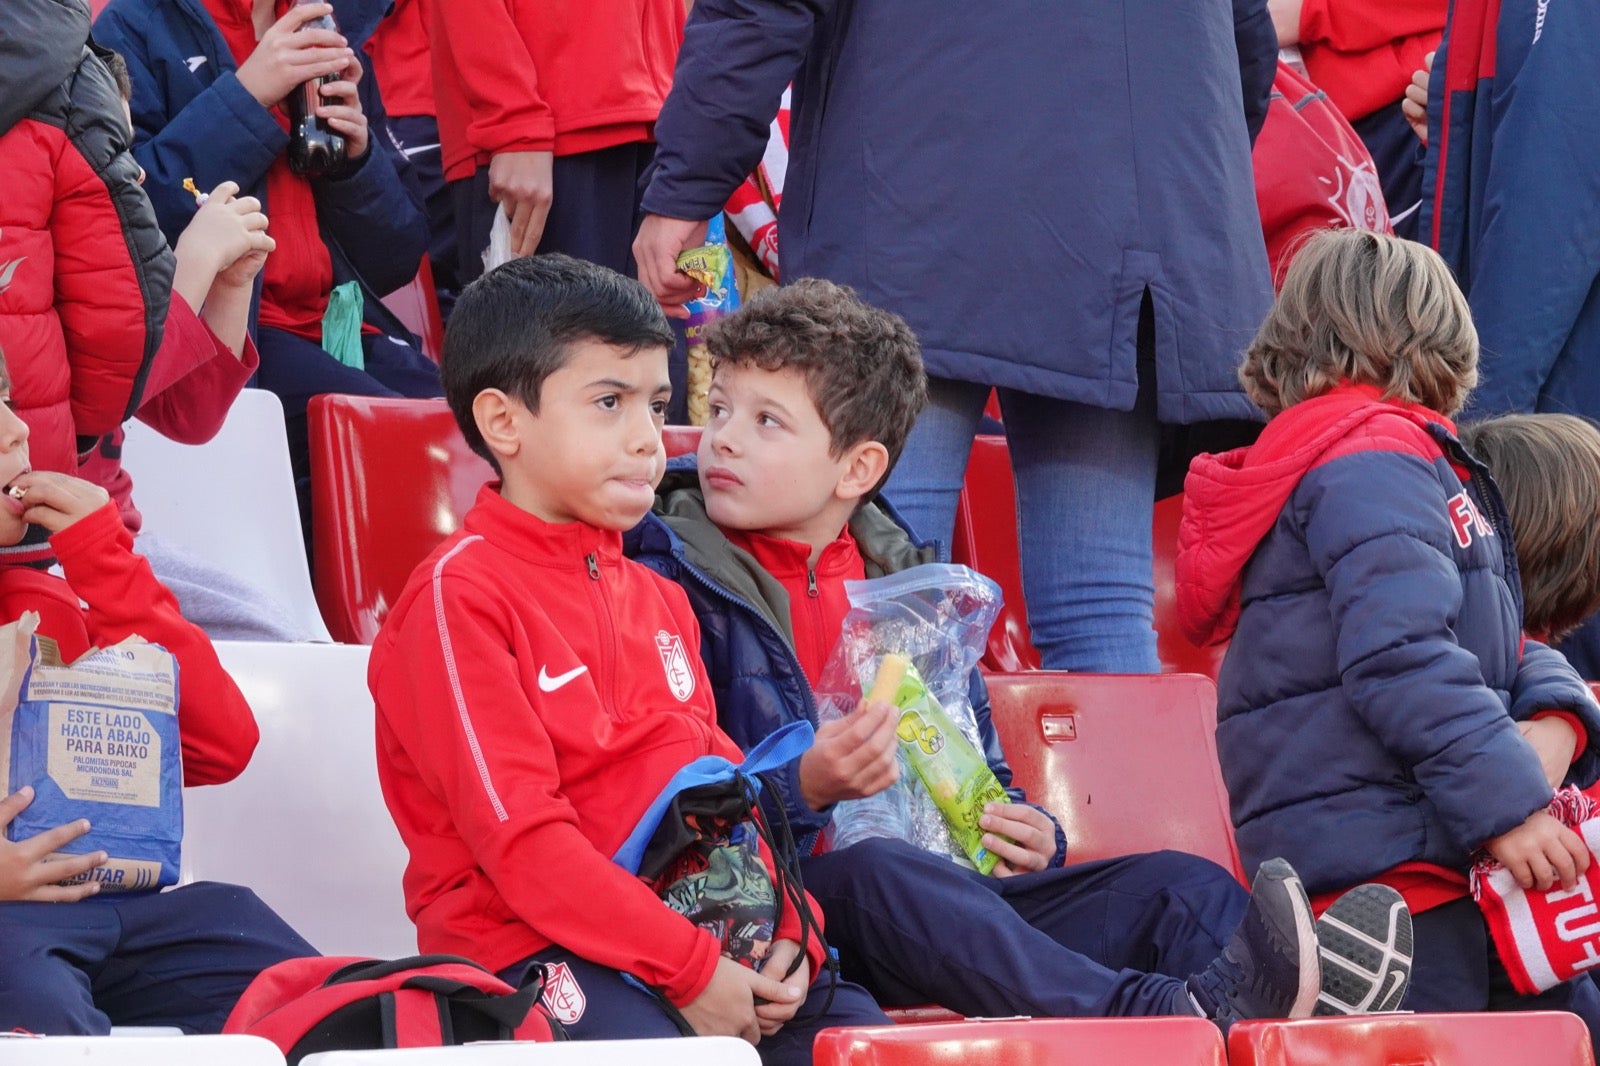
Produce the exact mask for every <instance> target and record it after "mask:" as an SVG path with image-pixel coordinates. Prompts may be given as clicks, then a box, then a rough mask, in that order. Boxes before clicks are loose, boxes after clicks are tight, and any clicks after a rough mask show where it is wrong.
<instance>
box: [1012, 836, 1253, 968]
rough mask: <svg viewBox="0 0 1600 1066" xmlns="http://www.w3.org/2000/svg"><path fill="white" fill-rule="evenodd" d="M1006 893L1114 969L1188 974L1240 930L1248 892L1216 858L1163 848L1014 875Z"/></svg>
mask: <svg viewBox="0 0 1600 1066" xmlns="http://www.w3.org/2000/svg"><path fill="white" fill-rule="evenodd" d="M999 886H1000V895H1001V897H1002V898H1004V899H1005V901H1006V903H1008V904H1009V905H1010V906H1011V908H1012V909H1013V910H1015V911H1016V912H1017V914H1018V916H1019V917H1021V918H1022V920H1023V921H1025V922H1027V923H1028V924H1029V925H1031V926H1032V927H1033V928H1035V929H1037V930H1039V931H1040V932H1042V933H1044V934H1046V935H1047V936H1049V937H1050V938H1051V939H1052V940H1054V941H1055V942H1056V943H1058V944H1060V945H1061V946H1062V947H1064V948H1067V949H1069V950H1071V951H1074V952H1077V953H1078V954H1080V955H1083V956H1085V957H1086V958H1089V959H1092V960H1094V961H1095V962H1097V963H1099V964H1100V965H1102V966H1105V967H1108V968H1110V969H1113V970H1138V971H1141V972H1146V973H1160V974H1166V975H1167V976H1169V977H1179V978H1183V977H1188V976H1189V975H1190V974H1194V973H1198V972H1200V971H1201V970H1203V969H1205V968H1206V967H1207V966H1209V965H1210V964H1211V962H1212V960H1213V959H1215V958H1216V957H1217V956H1218V955H1219V954H1221V952H1222V949H1223V947H1224V946H1226V944H1227V943H1228V941H1229V939H1231V938H1232V936H1233V932H1234V930H1235V929H1237V928H1238V927H1239V920H1240V919H1241V918H1243V917H1244V912H1245V907H1246V906H1247V905H1248V903H1249V901H1250V895H1249V893H1248V892H1246V891H1245V890H1244V888H1243V886H1241V885H1240V884H1239V882H1238V881H1236V880H1235V879H1234V877H1233V875H1232V874H1230V873H1229V872H1228V871H1226V870H1224V869H1223V868H1222V867H1220V866H1218V865H1217V864H1216V863H1214V862H1210V861H1208V860H1206V859H1202V858H1200V857H1198V856H1195V855H1186V854H1184V853H1183V852H1179V851H1157V852H1151V853H1149V854H1144V855H1128V856H1124V857H1122V858H1117V859H1106V860H1103V861H1099V862H1085V863H1074V864H1071V865H1068V866H1065V867H1062V868H1060V869H1055V870H1042V871H1040V872H1038V873H1033V874H1022V875H1019V876H1017V877H1008V878H1006V879H1005V880H1003V881H1000V882H999Z"/></svg>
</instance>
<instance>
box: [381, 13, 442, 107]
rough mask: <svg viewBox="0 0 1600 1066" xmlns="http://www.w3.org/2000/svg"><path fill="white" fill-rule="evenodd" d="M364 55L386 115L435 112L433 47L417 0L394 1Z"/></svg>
mask: <svg viewBox="0 0 1600 1066" xmlns="http://www.w3.org/2000/svg"><path fill="white" fill-rule="evenodd" d="M367 54H368V55H370V56H371V57H372V62H371V63H370V64H368V65H369V66H370V67H371V68H372V73H373V75H374V76H376V77H377V79H378V88H379V89H381V90H382V91H383V106H384V108H385V110H387V111H388V112H389V117H390V118H400V117H406V116H414V115H428V116H430V117H432V116H433V115H434V114H435V111H436V105H435V104H434V102H433V58H432V55H433V49H432V47H431V46H430V45H429V43H428V24H427V22H426V21H425V15H424V12H423V10H422V2H421V0H395V4H394V9H393V10H392V11H390V12H389V13H388V14H387V15H385V16H384V17H383V21H382V22H380V23H378V28H377V29H376V30H373V31H372V36H371V37H369V38H368V39H367Z"/></svg>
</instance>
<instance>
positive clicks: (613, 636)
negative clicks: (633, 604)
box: [583, 552, 619, 717]
mask: <svg viewBox="0 0 1600 1066" xmlns="http://www.w3.org/2000/svg"><path fill="white" fill-rule="evenodd" d="M583 561H584V562H586V563H588V564H589V582H590V584H589V588H590V589H591V590H592V591H593V593H594V597H595V601H596V605H597V610H596V612H595V613H597V614H598V615H600V617H602V618H604V619H605V622H606V627H605V637H606V639H605V640H604V642H603V643H602V644H601V647H600V653H601V655H600V670H601V674H602V677H603V680H602V682H601V684H598V685H596V686H595V689H596V690H597V691H609V692H610V694H611V707H610V710H611V714H612V716H613V717H616V716H617V715H618V713H619V704H618V700H617V672H616V669H615V667H614V664H615V662H616V659H617V620H616V618H615V617H614V616H613V615H612V613H611V597H610V596H609V595H607V593H606V586H605V582H603V581H601V580H600V559H599V557H598V556H597V555H596V553H594V552H590V553H589V554H588V555H586V556H584V560H583ZM602 685H603V686H604V687H603V688H602Z"/></svg>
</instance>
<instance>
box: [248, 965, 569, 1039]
mask: <svg viewBox="0 0 1600 1066" xmlns="http://www.w3.org/2000/svg"><path fill="white" fill-rule="evenodd" d="M544 983H545V970H544V967H543V966H540V965H538V964H537V963H535V964H534V965H533V966H532V968H530V969H529V971H528V976H527V977H526V978H525V979H524V980H523V983H522V987H521V988H512V987H511V986H510V985H509V984H507V983H506V982H504V981H502V980H501V979H500V978H498V977H496V976H495V975H494V974H492V973H490V972H489V971H488V970H485V969H484V968H483V967H481V966H479V965H478V964H477V963H475V962H472V961H471V960H470V959H462V958H457V957H456V956H454V955H415V956H412V957H411V958H406V959H396V960H394V961H392V962H390V961H385V960H383V959H362V958H310V959H290V960H289V961H287V962H280V963H278V964H277V965H276V966H272V967H269V968H268V969H266V970H264V971H262V972H261V974H260V975H259V976H257V977H256V979H255V980H254V981H252V982H250V987H249V988H246V989H245V991H244V995H243V996H241V997H239V1002H238V1003H237V1004H235V1005H234V1008H233V1013H231V1014H229V1015H228V1021H227V1024H226V1025H224V1026H223V1028H222V1031H223V1032H224V1033H246V1034H248V1035H250V1036H259V1037H263V1038H265V1039H267V1040H270V1041H272V1042H273V1043H274V1044H276V1045H278V1047H279V1049H280V1050H282V1052H283V1054H284V1056H285V1057H286V1058H287V1059H288V1060H289V1066H296V1064H297V1063H298V1062H299V1061H300V1060H301V1059H302V1058H304V1057H305V1056H307V1055H310V1054H314V1053H315V1052H319V1051H342V1050H359V1049H368V1048H403V1047H445V1046H448V1045H453V1044H465V1043H468V1042H469V1041H473V1040H534V1041H548V1040H565V1039H566V1033H565V1031H564V1030H563V1029H562V1028H561V1023H560V1022H558V1021H556V1020H555V1019H554V1018H552V1017H551V1016H550V1014H549V1012H548V1011H546V1010H545V1007H544V1004H542V1003H541V1002H539V997H540V994H541V993H542V992H543V991H544Z"/></svg>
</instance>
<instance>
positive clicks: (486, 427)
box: [472, 389, 522, 459]
mask: <svg viewBox="0 0 1600 1066" xmlns="http://www.w3.org/2000/svg"><path fill="white" fill-rule="evenodd" d="M472 420H473V421H474V422H476V423H477V424H478V432H479V433H480V434H482V436H483V442H484V444H486V445H488V446H489V450H490V451H491V452H493V453H494V454H495V455H496V456H498V457H499V458H501V459H510V458H513V457H514V456H515V455H516V454H517V453H518V452H519V451H521V450H522V434H521V432H520V431H519V430H518V428H517V417H516V404H515V401H513V400H512V399H511V397H509V396H507V395H506V394H505V393H503V392H501V391H500V390H499V389H484V390H483V391H482V392H480V393H478V395H476V396H474V397H473V398H472Z"/></svg>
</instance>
